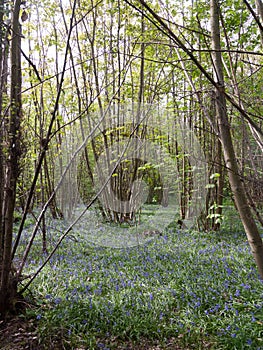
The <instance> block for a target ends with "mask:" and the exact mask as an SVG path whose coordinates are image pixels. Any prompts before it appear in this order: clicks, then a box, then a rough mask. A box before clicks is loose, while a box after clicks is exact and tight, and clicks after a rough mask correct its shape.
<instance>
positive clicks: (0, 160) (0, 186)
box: [0, 0, 4, 264]
mask: <svg viewBox="0 0 263 350" xmlns="http://www.w3.org/2000/svg"><path fill="white" fill-rule="evenodd" d="M3 14H4V0H1V1H0V259H2V256H3V234H4V232H3V228H4V226H3V198H4V150H3V141H4V140H3V138H4V133H3V121H4V120H3V115H2V113H3V108H2V103H3V89H2V88H3V84H2V74H3V54H2V44H3V33H4V23H3ZM0 264H1V260H0Z"/></svg>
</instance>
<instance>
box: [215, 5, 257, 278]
mask: <svg viewBox="0 0 263 350" xmlns="http://www.w3.org/2000/svg"><path fill="white" fill-rule="evenodd" d="M219 13H220V8H219V1H218V0H210V14H211V35H212V49H213V50H214V51H213V53H212V58H213V68H214V75H215V78H214V79H215V81H216V82H217V84H218V88H217V89H216V90H215V98H216V113H217V119H218V125H219V131H220V138H221V142H222V148H223V153H224V159H225V163H226V166H227V169H228V176H229V182H230V185H231V189H232V191H233V195H234V199H235V203H236V206H237V209H238V212H239V215H240V218H241V220H242V223H243V226H244V228H245V231H246V234H247V238H248V242H249V244H250V247H251V250H252V253H253V255H254V258H255V261H256V264H257V267H258V271H259V273H260V276H261V278H262V279H263V245H262V239H261V237H260V234H259V231H258V228H257V226H256V223H255V220H254V218H253V215H252V212H251V210H250V207H249V205H248V201H247V198H246V194H245V190H244V187H243V183H242V181H241V178H240V176H239V168H238V163H237V160H236V155H235V151H234V147H233V141H232V136H231V132H230V124H229V120H228V116H227V111H226V99H225V94H224V89H225V87H224V75H223V63H222V56H221V52H220V50H221V45H220V27H219Z"/></svg>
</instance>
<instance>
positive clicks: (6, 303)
mask: <svg viewBox="0 0 263 350" xmlns="http://www.w3.org/2000/svg"><path fill="white" fill-rule="evenodd" d="M20 5H21V0H16V1H15V3H14V10H13V16H12V27H11V28H12V41H11V80H10V84H11V88H10V115H9V125H8V143H9V146H8V159H7V171H6V181H5V192H4V201H3V202H4V208H3V210H4V228H3V238H4V244H3V255H2V261H1V281H0V313H1V317H3V316H4V315H5V313H6V311H7V310H9V309H10V308H11V305H12V299H13V297H14V296H15V294H16V289H17V285H16V283H15V280H14V278H13V275H12V274H11V271H12V269H11V262H12V238H13V214H14V209H15V200H16V184H17V179H18V162H19V157H20V142H19V137H20V135H19V133H20V120H21V28H20V24H19V11H20Z"/></svg>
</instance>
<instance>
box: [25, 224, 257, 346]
mask: <svg viewBox="0 0 263 350" xmlns="http://www.w3.org/2000/svg"><path fill="white" fill-rule="evenodd" d="M49 237H50V240H51V241H52V242H54V241H55V238H56V232H55V231H52V230H50V236H49ZM24 240H25V241H26V236H25V237H24ZM40 243H41V242H39V244H40ZM39 249H40V247H39V246H38V244H37V243H36V244H35V246H34V247H33V250H32V252H31V257H30V261H29V263H28V265H27V273H30V272H32V271H34V269H35V268H36V267H37V266H39V265H40V264H41V262H42V261H43V260H44V256H41V255H40V254H39ZM32 295H34V296H35V298H36V299H37V301H36V302H37V307H36V308H34V309H30V310H28V315H27V316H28V317H34V318H36V319H37V320H38V332H39V341H40V342H41V343H42V344H46V348H47V349H49V348H50V346H51V345H50V342H51V341H52V340H50V339H55V338H56V337H59V338H60V339H62V342H63V346H64V348H66V349H114V348H117V347H118V346H120V344H125V343H126V342H132V343H133V344H134V348H135V349H136V344H140V342H141V341H142V339H147V341H150V342H151V341H152V342H155V341H158V344H159V346H160V347H162V348H163V349H165V348H167V349H168V348H169V349H172V347H169V344H171V343H173V344H178V345H180V346H181V348H182V349H186V348H193V349H206V348H209V349H217V350H220V349H226V350H227V349H238V350H241V349H263V311H262V310H263V285H262V282H261V281H260V279H259V276H258V273H257V270H256V267H255V264H254V261H253V257H252V255H251V253H250V249H249V246H248V244H247V241H246V237H245V234H244V232H243V231H242V229H240V227H239V226H236V227H234V226H232V228H231V231H229V226H227V225H226V226H225V230H222V231H221V232H210V233H200V232H195V231H191V232H190V231H183V230H179V229H178V228H177V227H176V226H174V227H173V226H170V227H169V228H168V229H166V231H165V232H164V233H163V235H162V236H157V237H155V238H153V239H152V240H149V242H147V243H146V244H144V245H139V246H135V247H132V248H122V249H114V248H104V247H100V246H95V245H94V244H92V243H90V242H88V241H87V240H86V237H85V231H84V232H74V234H73V236H69V237H68V238H66V239H65V240H64V241H63V243H62V245H61V246H60V248H59V249H58V251H57V252H56V254H55V255H54V257H53V258H52V260H51V261H50V263H49V264H48V265H47V266H46V267H45V268H44V270H43V272H42V273H41V274H40V275H39V276H38V277H37V279H36V280H35V281H34V283H33V284H32V285H31V287H30V293H29V294H28V297H30V298H32ZM174 348H175V347H174Z"/></svg>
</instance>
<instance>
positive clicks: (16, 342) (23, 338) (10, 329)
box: [0, 317, 211, 350]
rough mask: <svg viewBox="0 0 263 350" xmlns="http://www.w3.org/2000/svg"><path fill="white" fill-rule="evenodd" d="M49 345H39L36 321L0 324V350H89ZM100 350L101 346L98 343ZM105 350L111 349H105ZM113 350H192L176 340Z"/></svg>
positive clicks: (117, 346)
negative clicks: (178, 343) (163, 343)
mask: <svg viewBox="0 0 263 350" xmlns="http://www.w3.org/2000/svg"><path fill="white" fill-rule="evenodd" d="M46 341H47V343H49V345H47V344H46V345H45V346H44V345H41V344H39V339H38V336H37V328H36V323H35V321H34V320H25V319H23V318H21V317H15V318H13V319H12V320H9V321H8V322H6V323H5V324H4V323H3V322H0V349H1V350H11V349H12V350H47V349H48V350H51V349H52V350H63V349H72V350H89V349H86V348H84V347H83V348H82V347H77V348H71V347H70V345H69V346H67V347H65V346H63V345H62V343H61V342H60V341H59V339H54V340H52V339H47V340H46ZM210 345H211V344H209V343H206V344H205V343H204V344H200V345H199V347H198V348H199V349H210V348H211V347H210ZM98 349H100V345H99V343H98ZM103 349H109V348H104V347H103ZM111 349H116V350H164V349H167V350H190V349H191V348H188V347H183V348H182V347H180V346H178V345H177V344H176V339H173V338H172V339H170V340H168V341H167V343H166V344H165V345H160V344H159V343H158V341H156V342H150V341H148V340H147V339H142V340H141V341H140V345H138V344H136V345H134V344H133V343H132V342H131V341H128V342H125V343H118V342H116V343H115V344H114V346H113V347H111ZM92 350H95V349H92Z"/></svg>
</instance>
